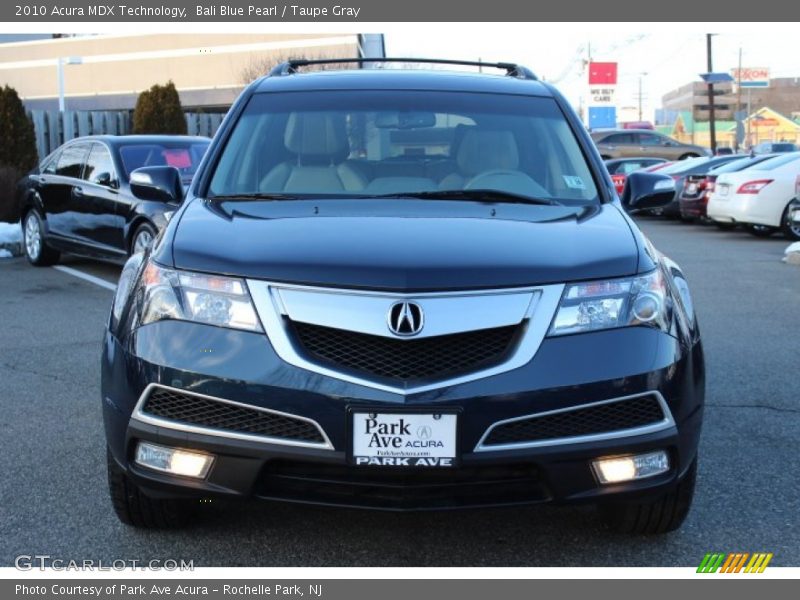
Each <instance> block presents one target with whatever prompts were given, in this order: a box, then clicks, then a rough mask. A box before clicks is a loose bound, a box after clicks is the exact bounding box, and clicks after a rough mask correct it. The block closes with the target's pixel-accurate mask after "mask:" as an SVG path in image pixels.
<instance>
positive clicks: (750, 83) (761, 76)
mask: <svg viewBox="0 0 800 600" xmlns="http://www.w3.org/2000/svg"><path fill="white" fill-rule="evenodd" d="M731 76H732V77H733V80H734V81H741V86H742V88H766V87H769V67H748V68H742V69H741V72H740V70H739V69H731Z"/></svg>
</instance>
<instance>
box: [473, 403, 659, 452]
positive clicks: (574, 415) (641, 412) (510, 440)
mask: <svg viewBox="0 0 800 600" xmlns="http://www.w3.org/2000/svg"><path fill="white" fill-rule="evenodd" d="M663 419H664V413H663V411H662V410H661V405H660V404H659V402H658V400H657V399H656V398H655V397H654V396H642V397H640V398H631V399H630V400H621V401H619V402H610V403H608V404H600V405H597V406H590V407H587V408H580V409H577V410H570V411H566V412H561V413H555V414H552V415H546V416H543V417H532V418H530V419H525V420H522V421H513V422H511V423H505V424H503V425H498V426H497V427H495V428H494V429H493V430H492V431H491V433H490V434H489V435H488V437H487V438H486V440H485V441H484V445H486V446H492V445H498V444H514V443H522V442H535V441H538V440H549V439H556V438H563V437H573V436H579V435H592V434H598V433H607V432H611V431H618V430H621V429H630V428H632V427H641V426H644V425H651V424H653V423H657V422H659V421H662V420H663Z"/></svg>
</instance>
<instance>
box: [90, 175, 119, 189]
mask: <svg viewBox="0 0 800 600" xmlns="http://www.w3.org/2000/svg"><path fill="white" fill-rule="evenodd" d="M94 182H95V183H96V184H97V185H104V186H106V187H117V186H116V182H115V181H114V180H113V179H111V173H109V172H108V171H103V172H102V173H98V174H97V177H95V178H94Z"/></svg>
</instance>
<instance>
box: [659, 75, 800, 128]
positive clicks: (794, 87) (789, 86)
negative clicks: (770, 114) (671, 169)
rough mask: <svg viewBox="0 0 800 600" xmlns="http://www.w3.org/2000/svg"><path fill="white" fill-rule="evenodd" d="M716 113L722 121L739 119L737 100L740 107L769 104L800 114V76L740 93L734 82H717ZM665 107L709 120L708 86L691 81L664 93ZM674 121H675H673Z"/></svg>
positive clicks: (692, 116) (773, 80) (778, 78)
mask: <svg viewBox="0 0 800 600" xmlns="http://www.w3.org/2000/svg"><path fill="white" fill-rule="evenodd" d="M714 90H715V92H716V94H715V95H714V116H715V117H716V118H717V119H719V120H721V121H732V120H734V119H735V112H736V106H737V102H740V103H741V104H740V110H745V111H746V110H747V109H748V104H749V106H750V111H749V112H753V111H754V110H755V109H756V108H758V107H765V106H768V107H769V108H770V109H772V110H774V111H777V112H778V113H780V114H782V115H787V116H789V117H792V118H793V117H794V116H796V115H797V114H799V113H800V77H777V78H774V79H770V82H769V87H766V88H751V89H744V88H743V89H742V90H741V94H737V93H736V91H735V86H734V84H733V83H731V82H727V83H716V84H714ZM661 106H662V109H663V111H664V112H666V113H672V114H676V113H684V114H685V113H686V112H687V111H688V112H690V113H691V118H692V119H693V120H694V121H708V120H709V110H708V109H709V103H708V86H707V85H706V84H705V83H703V82H700V81H695V82H692V83H687V84H686V85H682V86H681V87H679V88H677V89H674V90H672V91H670V92H667V93H666V94H664V96H663V97H662V99H661ZM670 123H671V121H670Z"/></svg>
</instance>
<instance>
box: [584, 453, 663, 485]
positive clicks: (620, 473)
mask: <svg viewBox="0 0 800 600" xmlns="http://www.w3.org/2000/svg"><path fill="white" fill-rule="evenodd" d="M592 466H593V467H594V472H595V474H596V475H597V479H599V480H600V483H621V482H623V481H632V480H634V479H644V478H646V477H653V476H655V475H660V474H661V473H666V472H667V471H669V456H667V453H666V452H665V451H664V450H659V451H658V452H649V453H647V454H637V455H635V456H616V457H614V458H599V459H597V460H595V461H593V462H592Z"/></svg>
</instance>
